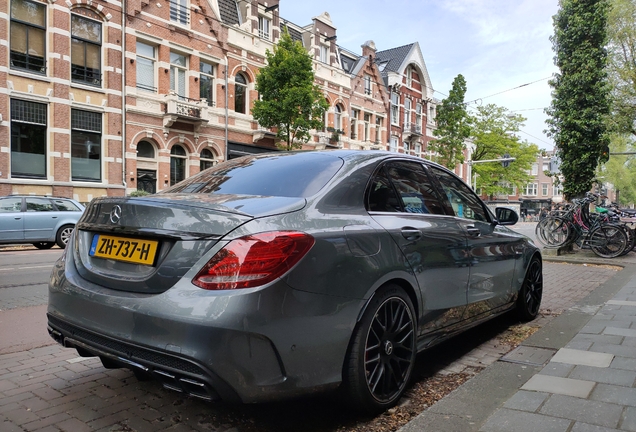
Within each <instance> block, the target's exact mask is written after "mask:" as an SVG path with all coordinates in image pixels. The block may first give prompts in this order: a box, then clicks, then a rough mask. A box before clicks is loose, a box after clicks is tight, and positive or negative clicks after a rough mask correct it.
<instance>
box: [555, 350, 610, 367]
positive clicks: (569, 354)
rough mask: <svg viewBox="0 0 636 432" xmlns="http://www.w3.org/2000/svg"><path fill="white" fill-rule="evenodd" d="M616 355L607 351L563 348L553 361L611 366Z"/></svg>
mask: <svg viewBox="0 0 636 432" xmlns="http://www.w3.org/2000/svg"><path fill="white" fill-rule="evenodd" d="M613 359H614V356H613V355H611V354H606V353H598V352H592V351H581V350H573V349H568V348H561V349H560V350H558V351H557V352H556V354H555V355H554V356H553V357H552V360H551V361H552V362H555V363H567V364H573V365H585V366H595V367H609V365H610V364H612V360H613Z"/></svg>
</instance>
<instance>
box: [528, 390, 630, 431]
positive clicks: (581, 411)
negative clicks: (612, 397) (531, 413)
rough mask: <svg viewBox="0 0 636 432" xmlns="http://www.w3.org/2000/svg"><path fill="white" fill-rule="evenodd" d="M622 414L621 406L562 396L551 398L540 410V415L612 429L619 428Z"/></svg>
mask: <svg viewBox="0 0 636 432" xmlns="http://www.w3.org/2000/svg"><path fill="white" fill-rule="evenodd" d="M622 412H623V407H622V406H621V405H616V404H610V403H606V402H600V401H590V400H586V399H581V398H576V397H572V396H562V395H553V396H551V397H550V398H548V400H547V401H545V403H544V404H543V406H542V407H541V409H540V410H539V413H540V414H545V415H549V416H553V417H560V418H566V419H571V420H574V421H580V422H583V423H589V424H593V425H598V426H604V427H611V428H615V427H617V426H618V422H619V421H620V419H621V414H622Z"/></svg>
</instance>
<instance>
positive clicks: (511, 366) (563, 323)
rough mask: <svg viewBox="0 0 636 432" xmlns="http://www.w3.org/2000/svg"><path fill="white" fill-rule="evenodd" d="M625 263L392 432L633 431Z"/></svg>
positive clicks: (631, 296) (630, 312) (633, 362)
mask: <svg viewBox="0 0 636 432" xmlns="http://www.w3.org/2000/svg"><path fill="white" fill-rule="evenodd" d="M577 255H578V256H576V257H573V261H579V260H581V261H583V260H585V261H588V262H589V261H590V258H589V257H585V256H581V255H580V253H579V254H577ZM629 255H635V254H629ZM561 258H562V257H555V258H554V260H555V261H558V260H560V259H561ZM603 261H604V263H605V264H619V261H615V260H611V261H609V262H608V260H603ZM633 261H634V258H632V257H629V256H628V257H627V258H625V259H624V260H622V264H623V265H625V268H624V269H623V270H622V271H620V272H618V273H617V274H616V275H615V276H614V277H612V278H611V279H609V280H608V281H607V282H605V283H604V284H602V285H601V286H599V287H598V288H597V289H595V290H594V291H593V292H592V293H591V294H589V295H588V296H587V297H585V298H584V299H583V300H582V301H581V302H579V303H578V304H577V305H576V306H575V307H573V308H570V309H568V310H567V311H566V312H564V313H563V314H561V315H559V316H558V317H556V318H554V319H553V320H551V321H550V322H549V323H547V324H546V325H545V326H544V327H542V328H541V329H540V330H539V331H537V332H536V333H535V334H534V335H532V336H531V337H529V338H528V339H526V340H525V341H524V342H523V343H522V345H521V346H519V347H518V348H517V349H515V350H513V351H512V352H510V353H509V354H507V355H506V356H504V357H502V358H501V359H500V361H497V362H495V363H493V364H491V365H490V366H489V367H487V368H486V369H485V370H484V371H483V372H481V373H480V374H479V375H477V376H475V377H474V378H473V379H471V380H470V381H468V382H467V383H466V384H464V385H463V386H461V387H459V388H458V389H457V390H455V391H454V392H453V393H451V394H449V395H448V396H447V397H446V398H444V399H442V400H441V401H439V402H438V403H436V404H435V405H433V406H432V407H431V408H430V409H428V410H427V411H425V412H423V413H422V414H420V415H419V416H418V417H416V418H415V420H413V421H411V422H410V423H409V424H407V425H406V426H404V427H403V428H401V429H400V432H422V431H452V432H469V431H470V432H476V431H479V432H526V431H527V432H537V431H540V432H552V431H554V432H610V431H636V385H635V383H636V265H633V264H632V262H633Z"/></svg>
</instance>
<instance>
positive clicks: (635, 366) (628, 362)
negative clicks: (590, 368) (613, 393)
mask: <svg viewBox="0 0 636 432" xmlns="http://www.w3.org/2000/svg"><path fill="white" fill-rule="evenodd" d="M610 367H611V368H615V369H625V370H631V371H636V358H627V357H620V356H616V357H614V361H612V365H611V366H610Z"/></svg>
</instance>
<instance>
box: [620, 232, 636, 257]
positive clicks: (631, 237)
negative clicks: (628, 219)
mask: <svg viewBox="0 0 636 432" xmlns="http://www.w3.org/2000/svg"><path fill="white" fill-rule="evenodd" d="M619 226H620V227H621V228H622V229H623V231H624V232H625V235H627V245H626V246H625V250H624V251H623V252H622V253H621V256H623V255H627V254H628V253H630V252H631V251H632V249H634V247H636V233H634V231H633V230H632V229H631V228H630V227H628V226H627V225H625V224H620V225H619Z"/></svg>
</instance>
